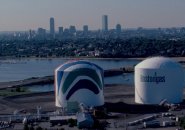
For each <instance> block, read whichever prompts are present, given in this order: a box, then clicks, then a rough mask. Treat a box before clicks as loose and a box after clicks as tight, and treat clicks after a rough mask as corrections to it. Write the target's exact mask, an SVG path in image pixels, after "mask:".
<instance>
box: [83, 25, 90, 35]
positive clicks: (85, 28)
mask: <svg viewBox="0 0 185 130" xmlns="http://www.w3.org/2000/svg"><path fill="white" fill-rule="evenodd" d="M88 30H89V29H88V25H84V26H83V32H84V33H87V32H88Z"/></svg>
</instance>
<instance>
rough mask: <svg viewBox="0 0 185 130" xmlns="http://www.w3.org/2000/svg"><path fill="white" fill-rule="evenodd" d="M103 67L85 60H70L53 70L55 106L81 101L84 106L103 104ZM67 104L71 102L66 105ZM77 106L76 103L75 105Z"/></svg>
mask: <svg viewBox="0 0 185 130" xmlns="http://www.w3.org/2000/svg"><path fill="white" fill-rule="evenodd" d="M103 87H104V77H103V69H102V68H100V67H99V66H97V65H95V64H93V63H90V62H87V61H71V62H67V63H65V64H62V65H61V66H59V67H58V68H57V69H56V70H55V101H56V106H57V107H61V108H68V107H69V108H70V106H72V107H73V108H74V109H75V106H74V105H72V104H76V102H77V103H78V104H80V103H83V104H85V105H86V106H89V107H91V106H101V105H103V104H104V95H103V89H104V88H103ZM68 104H71V105H70V106H68ZM76 106H78V105H76Z"/></svg>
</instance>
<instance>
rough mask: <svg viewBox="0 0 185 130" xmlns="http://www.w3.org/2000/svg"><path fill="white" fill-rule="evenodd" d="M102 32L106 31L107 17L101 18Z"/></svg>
mask: <svg viewBox="0 0 185 130" xmlns="http://www.w3.org/2000/svg"><path fill="white" fill-rule="evenodd" d="M102 31H103V32H107V31H108V16H107V15H103V16H102Z"/></svg>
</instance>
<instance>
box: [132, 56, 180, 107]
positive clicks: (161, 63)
mask: <svg viewBox="0 0 185 130" xmlns="http://www.w3.org/2000/svg"><path fill="white" fill-rule="evenodd" d="M183 85H184V70H183V68H182V66H181V65H180V64H179V63H177V62H175V61H174V60H172V59H170V58H165V57H153V58H148V59H146V60H144V61H142V62H141V63H139V64H137V65H136V66H135V102H136V103H141V104H159V103H160V102H161V101H164V100H166V101H167V102H169V103H179V102H181V101H182V99H183Z"/></svg>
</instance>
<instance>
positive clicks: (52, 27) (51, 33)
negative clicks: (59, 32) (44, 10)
mask: <svg viewBox="0 0 185 130" xmlns="http://www.w3.org/2000/svg"><path fill="white" fill-rule="evenodd" d="M50 35H51V36H52V37H54V36H55V21H54V18H50Z"/></svg>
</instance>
